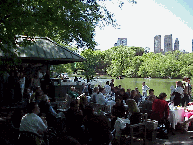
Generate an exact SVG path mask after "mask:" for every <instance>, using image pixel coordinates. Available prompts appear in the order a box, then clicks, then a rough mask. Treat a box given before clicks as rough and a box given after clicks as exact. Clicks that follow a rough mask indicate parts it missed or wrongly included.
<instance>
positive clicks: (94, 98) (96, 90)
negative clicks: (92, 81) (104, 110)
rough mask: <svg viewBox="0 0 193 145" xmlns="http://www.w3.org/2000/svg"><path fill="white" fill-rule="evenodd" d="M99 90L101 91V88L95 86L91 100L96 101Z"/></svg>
mask: <svg viewBox="0 0 193 145" xmlns="http://www.w3.org/2000/svg"><path fill="white" fill-rule="evenodd" d="M98 92H99V88H98V87H95V88H94V90H93V93H92V95H91V100H90V101H91V102H93V103H96V96H97V94H98Z"/></svg>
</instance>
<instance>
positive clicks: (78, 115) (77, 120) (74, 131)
mask: <svg viewBox="0 0 193 145" xmlns="http://www.w3.org/2000/svg"><path fill="white" fill-rule="evenodd" d="M78 105H79V104H78V101H77V100H74V101H72V102H71V103H70V108H69V109H68V111H67V113H66V131H67V135H68V136H72V137H74V138H75V139H77V140H78V141H80V140H81V135H82V134H83V130H82V128H81V126H82V121H83V113H82V111H81V110H80V109H79V106H78Z"/></svg>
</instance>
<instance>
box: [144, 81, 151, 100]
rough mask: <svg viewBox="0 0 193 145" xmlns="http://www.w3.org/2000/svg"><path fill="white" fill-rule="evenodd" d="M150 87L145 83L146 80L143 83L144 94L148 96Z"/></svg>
mask: <svg viewBox="0 0 193 145" xmlns="http://www.w3.org/2000/svg"><path fill="white" fill-rule="evenodd" d="M149 89H150V88H149V87H148V86H147V85H145V82H143V83H142V93H143V96H145V97H147V90H149Z"/></svg>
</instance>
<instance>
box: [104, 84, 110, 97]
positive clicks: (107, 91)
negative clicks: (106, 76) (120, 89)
mask: <svg viewBox="0 0 193 145" xmlns="http://www.w3.org/2000/svg"><path fill="white" fill-rule="evenodd" d="M104 88H105V93H106V94H110V93H111V86H109V81H107V82H106V85H105V86H104Z"/></svg>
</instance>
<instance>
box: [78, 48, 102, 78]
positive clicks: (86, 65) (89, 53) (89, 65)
mask: <svg viewBox="0 0 193 145" xmlns="http://www.w3.org/2000/svg"><path fill="white" fill-rule="evenodd" d="M81 55H82V56H83V57H84V58H86V61H84V62H78V63H77V67H78V68H79V69H81V70H84V76H85V77H86V78H87V82H89V80H90V79H92V78H93V76H94V75H95V74H96V71H95V70H96V69H95V68H96V65H97V62H98V57H97V55H96V53H95V51H94V50H92V49H86V50H84V51H82V52H81Z"/></svg>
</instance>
